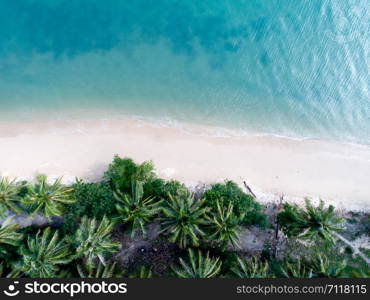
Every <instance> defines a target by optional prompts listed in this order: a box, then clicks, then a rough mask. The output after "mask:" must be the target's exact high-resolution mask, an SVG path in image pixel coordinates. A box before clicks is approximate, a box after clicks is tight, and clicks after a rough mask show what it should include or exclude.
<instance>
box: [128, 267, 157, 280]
mask: <svg viewBox="0 0 370 300" xmlns="http://www.w3.org/2000/svg"><path fill="white" fill-rule="evenodd" d="M152 276H153V274H152V269H151V268H147V267H145V266H142V267H141V268H140V269H138V270H137V271H135V272H134V273H132V274H131V275H130V278H152Z"/></svg>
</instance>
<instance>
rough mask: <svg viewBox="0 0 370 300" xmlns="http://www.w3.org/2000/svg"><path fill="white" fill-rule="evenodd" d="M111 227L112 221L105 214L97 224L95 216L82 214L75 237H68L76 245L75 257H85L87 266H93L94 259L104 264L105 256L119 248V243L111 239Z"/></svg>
mask: <svg viewBox="0 0 370 300" xmlns="http://www.w3.org/2000/svg"><path fill="white" fill-rule="evenodd" d="M113 227H114V223H113V222H111V221H110V220H109V219H108V218H107V217H106V216H104V217H103V219H102V220H101V222H100V224H99V225H98V222H97V221H96V220H95V218H94V219H88V218H87V217H86V216H84V217H83V218H82V219H81V223H80V226H79V228H78V230H77V231H76V235H75V237H73V238H71V239H70V241H71V242H72V243H73V244H74V245H75V247H76V257H82V258H84V259H86V265H87V266H88V267H94V264H95V260H96V259H99V260H100V262H101V263H102V264H103V265H105V260H106V259H105V258H106V256H108V255H109V254H112V253H114V252H117V251H118V250H119V248H120V243H117V242H114V241H112V239H111V232H112V230H113Z"/></svg>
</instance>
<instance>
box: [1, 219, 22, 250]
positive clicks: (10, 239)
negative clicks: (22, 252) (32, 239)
mask: <svg viewBox="0 0 370 300" xmlns="http://www.w3.org/2000/svg"><path fill="white" fill-rule="evenodd" d="M19 228H20V227H19V225H18V224H12V223H11V218H8V219H6V220H5V221H4V222H3V224H2V225H1V227H0V245H1V244H7V245H11V246H18V245H19V243H20V241H21V240H22V239H23V234H22V233H19V232H17V231H18V230H19Z"/></svg>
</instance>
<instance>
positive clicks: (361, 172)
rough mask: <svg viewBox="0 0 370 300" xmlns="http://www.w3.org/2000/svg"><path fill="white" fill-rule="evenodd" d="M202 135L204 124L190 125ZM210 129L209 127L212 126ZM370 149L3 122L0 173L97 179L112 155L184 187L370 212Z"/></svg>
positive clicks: (165, 130)
mask: <svg viewBox="0 0 370 300" xmlns="http://www.w3.org/2000/svg"><path fill="white" fill-rule="evenodd" d="M192 130H193V131H194V133H197V132H199V133H202V132H203V130H204V128H203V127H202V126H194V127H193V128H192ZM210 130H212V128H210ZM369 150H370V146H366V145H362V144H358V145H357V144H350V143H341V142H332V141H324V140H315V139H302V140H295V139H290V138H284V137H277V136H272V135H271V136H268V135H265V136H263V135H261V136H255V135H251V136H240V137H221V136H219V137H217V136H207V135H205V134H199V135H197V134H193V133H189V132H186V131H185V130H181V129H180V128H177V127H170V126H164V125H163V124H159V123H154V122H150V121H148V120H145V121H144V120H134V119H120V120H90V121H86V120H84V121H82V120H78V121H77V120H75V121H55V122H50V121H47V122H27V123H16V122H0V175H3V176H10V177H17V178H18V179H28V180H29V179H32V178H33V177H34V175H35V174H37V173H46V174H48V175H50V176H64V180H65V181H72V180H74V178H75V177H80V178H82V179H85V180H91V181H94V180H97V179H99V178H100V177H101V176H102V175H103V172H104V170H105V169H106V167H107V165H108V164H109V163H110V162H111V161H112V159H113V156H114V154H118V155H120V156H128V157H131V158H133V159H134V160H135V161H138V162H142V161H146V160H152V161H153V162H154V164H155V167H156V170H157V173H158V175H159V176H161V177H163V178H165V179H177V180H180V181H182V182H185V183H186V184H187V185H190V186H195V185H197V184H208V183H213V182H220V181H224V180H226V179H230V180H233V181H235V182H237V183H238V184H240V185H242V184H243V180H245V181H246V182H247V184H248V185H249V186H250V187H251V188H252V190H253V191H254V192H255V193H256V194H257V196H258V197H259V198H261V199H260V200H262V201H263V200H264V199H265V200H267V199H268V200H272V199H274V197H275V199H276V198H277V197H278V195H281V194H284V195H286V196H287V198H286V199H288V200H292V201H295V202H297V201H301V200H302V199H303V198H304V197H310V198H312V199H314V200H315V199H317V198H321V199H323V200H324V201H326V202H327V203H335V204H336V206H338V207H343V208H347V209H348V208H349V209H355V210H359V209H363V210H370V196H369V195H370V186H369V184H368V182H369V178H370V151H369Z"/></svg>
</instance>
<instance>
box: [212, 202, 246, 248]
mask: <svg viewBox="0 0 370 300" xmlns="http://www.w3.org/2000/svg"><path fill="white" fill-rule="evenodd" d="M233 209H234V207H233V204H232V203H231V202H230V203H229V205H228V206H227V207H225V206H224V205H223V204H220V202H217V212H216V213H215V214H214V215H213V217H212V218H209V223H210V236H209V238H210V239H213V240H216V241H217V242H219V243H220V244H221V245H222V248H224V249H225V248H226V247H227V245H228V244H229V243H230V244H231V245H232V246H233V247H234V248H238V247H239V231H240V227H239V222H240V219H239V218H238V217H237V216H235V214H233Z"/></svg>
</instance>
